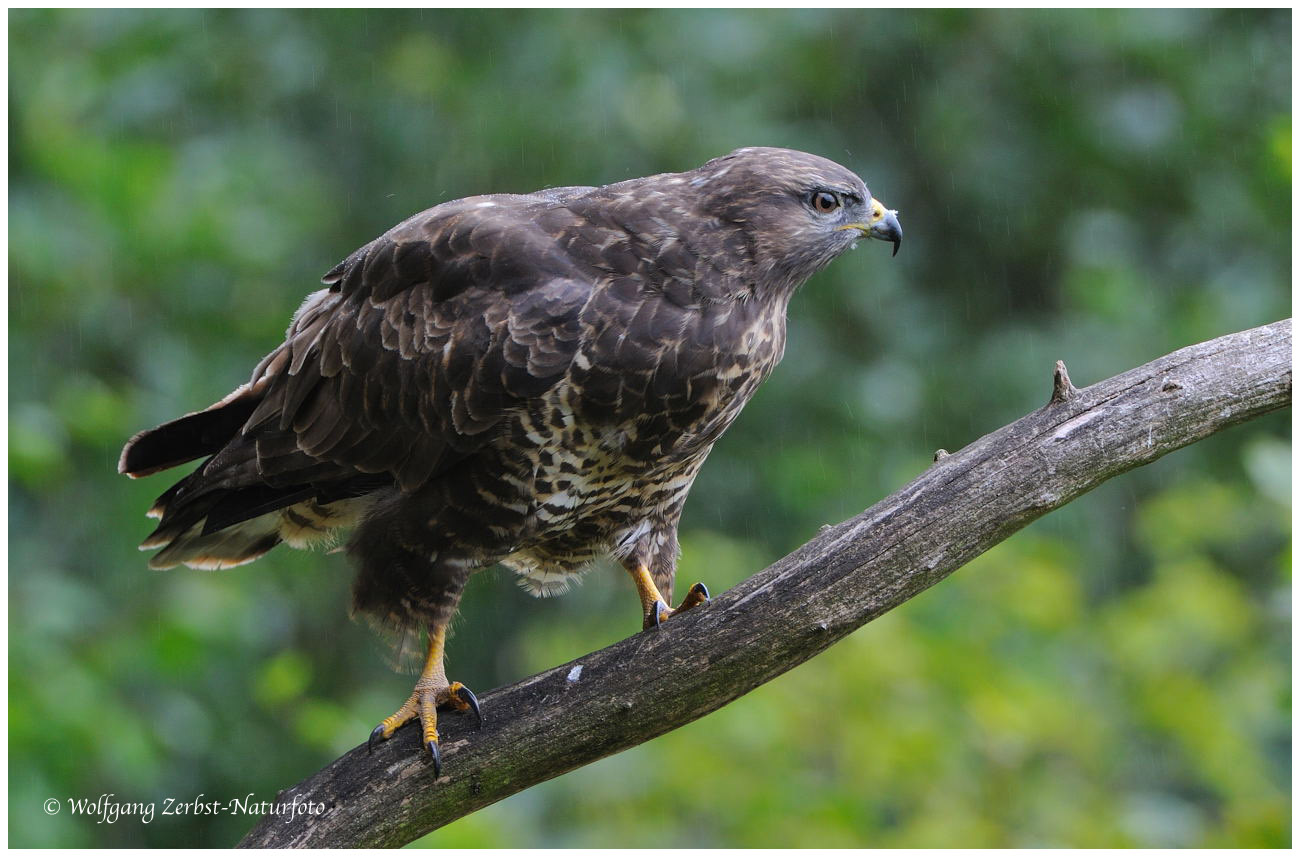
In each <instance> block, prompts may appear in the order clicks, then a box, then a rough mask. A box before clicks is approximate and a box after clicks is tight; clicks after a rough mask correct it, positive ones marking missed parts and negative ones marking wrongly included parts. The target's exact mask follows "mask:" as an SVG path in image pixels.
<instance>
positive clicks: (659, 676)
mask: <svg viewBox="0 0 1300 857" xmlns="http://www.w3.org/2000/svg"><path fill="white" fill-rule="evenodd" d="M1053 391H1054V392H1053V396H1052V401H1051V402H1050V403H1049V404H1048V405H1047V406H1045V407H1043V408H1041V409H1039V410H1037V411H1035V412H1033V413H1031V414H1029V415H1027V416H1025V417H1024V418H1022V419H1020V420H1017V421H1016V422H1014V423H1012V424H1011V425H1009V426H1006V427H1005V428H1002V429H1000V430H998V431H996V432H993V433H992V434H989V435H987V436H985V437H983V438H981V439H979V440H977V441H976V442H974V443H972V444H971V445H970V446H968V447H966V448H965V449H963V450H961V451H959V452H956V453H953V454H951V455H946V456H936V462H935V464H934V465H933V466H931V467H930V468H929V469H928V470H927V471H926V472H925V473H923V474H922V475H921V476H920V477H919V478H917V479H916V480H915V481H913V482H912V483H911V484H909V485H907V486H906V487H904V488H902V489H901V490H899V491H897V492H896V493H894V494H892V495H891V496H889V497H887V498H886V499H884V500H882V501H881V502H879V503H877V504H876V505H874V506H872V507H871V508H870V509H867V510H866V511H865V512H863V513H862V514H860V515H858V516H856V517H854V518H852V519H850V520H848V521H845V522H843V523H841V524H838V525H836V526H833V527H829V528H824V529H823V531H822V532H820V533H819V534H818V535H817V536H816V537H815V538H813V539H812V541H810V542H808V543H807V544H805V545H804V546H803V547H801V548H799V549H798V550H796V551H795V552H794V553H792V554H790V555H789V556H787V557H785V558H784V559H782V560H780V561H779V562H777V563H775V564H774V565H772V566H770V567H769V568H767V569H765V570H763V571H762V572H759V573H758V574H755V575H754V576H753V577H751V578H749V579H748V580H746V581H744V582H742V583H741V584H739V585H737V586H736V587H735V588H733V589H731V590H729V591H728V592H726V593H724V594H722V595H721V596H719V597H717V598H715V599H714V601H713V603H712V604H710V605H708V606H706V607H703V608H698V609H695V610H692V611H690V612H688V613H683V614H681V615H680V616H677V617H674V618H673V619H672V620H671V621H669V622H667V623H665V624H664V625H663V626H662V627H660V628H659V629H656V630H651V631H646V632H642V633H638V634H636V635H634V636H632V637H629V638H628V639H626V640H623V641H622V642H620V643H617V644H615V645H613V646H610V647H609V648H606V649H602V650H601V651H598V652H593V653H592V654H589V655H586V656H584V657H582V658H579V659H578V660H575V661H572V662H570V663H567V664H564V665H563V666H559V667H556V668H554V669H552V670H548V671H547V672H544V673H540V674H538V675H535V676H532V677H531V678H527V679H524V680H523V681H521V682H518V683H516V684H513V685H511V686H509V687H505V688H500V689H498V690H495V691H493V692H491V693H489V694H487V695H486V696H484V697H483V699H482V702H483V709H484V715H485V718H486V722H485V724H484V726H483V728H482V730H481V731H478V732H475V731H472V730H471V728H470V724H469V719H468V718H467V717H465V716H462V715H457V714H454V713H447V714H445V715H442V716H441V717H440V719H439V723H438V725H439V729H440V730H442V732H443V745H442V746H443V760H444V765H443V771H444V774H443V776H442V777H441V778H440V779H437V780H435V779H434V778H433V773H432V768H431V766H430V764H429V763H428V761H427V760H426V758H425V756H424V755H423V754H421V753H420V751H419V745H418V740H417V737H416V730H414V729H409V728H408V729H403V730H402V731H400V732H399V733H398V735H397V736H396V737H394V738H393V740H391V741H388V742H387V743H385V744H382V745H380V746H379V747H378V748H376V750H375V753H374V755H367V753H366V749H365V747H364V746H361V747H358V748H356V749H354V750H352V751H350V752H349V753H347V754H346V755H344V756H343V757H341V758H339V759H338V760H336V761H335V762H333V763H331V764H330V765H329V766H328V767H326V768H325V769H324V770H322V771H320V772H319V773H317V774H315V775H313V776H311V777H309V778H308V779H306V780H304V781H303V782H302V783H299V784H298V785H296V786H294V787H292V788H290V789H288V790H286V791H285V792H283V793H281V795H280V796H279V798H278V801H279V802H280V803H282V804H292V803H293V802H294V801H295V800H297V801H299V802H300V803H301V802H313V803H318V804H323V805H324V810H323V812H321V813H320V814H306V813H299V814H295V815H293V816H291V817H287V816H284V815H275V816H268V817H267V818H264V819H263V820H262V821H260V822H259V823H258V825H257V826H256V827H255V828H254V829H253V831H252V832H251V833H249V834H248V836H247V838H245V840H244V841H243V843H242V845H244V846H262V847H288V846H306V847H311V846H332V847H344V846H381V845H384V846H394V845H401V844H404V843H406V842H409V841H411V840H413V839H415V838H417V837H418V836H421V835H423V834H424V833H427V832H428V831H430V830H433V829H435V828H437V827H439V826H441V825H444V824H446V823H448V822H450V821H452V820H454V819H457V818H460V817H461V816H464V815H467V814H468V813H471V812H473V811H474V810H476V809H479V808H480V807H484V806H487V805H488V804H491V803H494V802H496V801H499V800H501V799H502V798H505V797H508V796H509V795H512V794H515V793H516V792H519V791H522V790H523V789H526V788H528V787H529V786H532V785H534V784H536V783H539V782H542V781H543V780H547V779H550V778H552V777H555V776H558V775H560V774H562V773H564V772H566V771H570V770H573V769H574V768H577V767H579V766H582V765H585V764H588V763H590V762H593V761H595V760H597V759H600V758H603V757H605V756H608V755H611V754H613V753H617V752H619V751H620V750H625V749H627V748H628V747H631V746H634V745H636V744H640V743H642V742H644V741H648V740H650V739H651V738H654V737H655V736H657V735H661V734H663V733H664V732H667V731H669V730H671V729H675V728H676V727H678V726H681V725H683V724H685V723H689V722H690V721H692V720H694V719H696V718H698V717H702V716H704V715H705V714H708V713H709V712H711V711H714V710H716V709H718V708H721V707H722V706H723V705H726V704H727V703H728V702H731V701H732V700H734V699H736V698H737V697H739V696H742V695H743V694H745V693H747V692H749V691H750V690H752V689H753V688H755V687H757V686H758V685H760V684H762V683H764V682H766V681H768V680H770V679H772V678H774V677H776V676H777V675H780V674H781V673H783V672H785V671H787V670H789V669H791V668H793V667H795V666H797V665H799V664H800V663H802V662H804V661H805V660H807V659H808V658H810V657H812V656H813V655H815V654H817V653H818V652H821V651H822V650H824V649H826V648H827V647H828V646H830V645H831V644H832V643H834V642H836V641H837V640H839V639H841V638H842V637H844V636H845V635H846V634H848V633H849V632H851V631H853V630H854V629H856V628H858V627H860V626H861V625H863V624H864V623H866V622H869V621H870V620H872V619H874V618H875V617H877V616H879V615H881V614H882V613H884V612H886V611H888V610H890V609H892V608H894V607H897V606H898V605H899V604H902V603H903V602H904V601H906V600H907V599H909V598H911V597H912V596H914V595H916V594H917V593H919V592H921V591H922V590H924V589H926V588H927V587H929V586H932V585H933V584H935V583H937V582H938V581H940V580H942V579H943V578H944V577H946V576H947V575H949V574H951V573H952V572H953V571H955V570H956V569H957V568H959V567H961V566H962V565H963V564H965V563H966V562H968V561H970V560H971V559H972V558H974V557H975V556H977V555H978V554H980V553H982V552H983V551H985V550H988V549H989V548H990V547H992V546H993V545H994V544H996V543H998V542H999V541H1001V540H1003V539H1005V538H1007V537H1008V536H1010V535H1011V534H1012V533H1014V532H1016V531H1017V530H1019V529H1020V528H1021V527H1023V526H1025V525H1026V524H1028V523H1029V522H1030V521H1033V520H1034V519H1035V518H1038V517H1039V516H1041V515H1043V514H1044V513H1046V512H1048V511H1051V510H1052V509H1056V508H1058V507H1060V506H1062V505H1064V504H1065V503H1068V502H1069V501H1070V500H1072V499H1074V498H1075V497H1078V496H1079V495H1080V494H1082V493H1084V492H1086V491H1088V490H1090V489H1092V488H1094V487H1096V486H1097V485H1099V484H1100V483H1102V482H1103V481H1105V480H1107V479H1109V478H1110V477H1112V476H1115V475H1117V474H1119V473H1123V472H1124V471H1126V470H1130V469H1132V468H1134V467H1138V466H1140V465H1142V464H1146V463H1148V462H1151V461H1154V460H1155V459H1157V458H1159V457H1160V456H1162V455H1164V454H1165V453H1167V452H1170V451H1172V450H1175V449H1178V448H1179V447H1182V446H1186V445H1187V444H1190V443H1194V442H1196V441H1198V440H1201V439H1202V438H1204V437H1207V436H1208V435H1210V434H1213V433H1214V432H1217V431H1219V430H1221V429H1224V428H1226V427H1228V426H1231V425H1234V424H1236V423H1240V422H1244V421H1246V420H1249V419H1251V418H1253V417H1256V416H1259V415H1260V414H1263V413H1266V412H1268V411H1273V410H1276V409H1278V408H1282V407H1286V406H1288V405H1290V403H1291V321H1290V320H1285V321H1280V322H1277V323H1275V324H1271V325H1267V326H1265V327H1259V328H1255V329H1254V330H1248V331H1244V332H1242V333H1237V334H1233V335H1231V336H1225V337H1222V338H1220V339H1215V340H1213V341H1210V342H1205V343H1202V344H1200V345H1194V346H1192V347H1190V348H1184V349H1182V350H1180V351H1176V352H1174V353H1173V354H1170V355H1168V356H1166V357H1162V358H1160V359H1159V360H1156V361H1154V362H1152V363H1148V364H1147V365H1145V366H1142V367H1139V368H1137V369H1134V370H1132V371H1130V372H1125V373H1124V374H1122V375H1117V376H1116V377H1114V378H1111V379H1109V380H1106V381H1103V382H1101V383H1099V384H1095V385H1093V386H1091V387H1087V388H1084V389H1077V388H1075V387H1074V386H1073V385H1072V384H1070V382H1069V377H1068V375H1066V373H1065V367H1064V365H1063V364H1061V363H1058V364H1057V368H1056V373H1055V379H1054V384H1053ZM444 727H445V728H444Z"/></svg>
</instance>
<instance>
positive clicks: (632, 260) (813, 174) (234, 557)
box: [119, 148, 902, 773]
mask: <svg viewBox="0 0 1300 857" xmlns="http://www.w3.org/2000/svg"><path fill="white" fill-rule="evenodd" d="M863 237H871V238H880V239H883V240H886V241H891V242H893V244H894V252H895V253H896V252H897V251H898V244H899V242H900V240H901V238H902V232H901V229H900V228H899V224H898V219H897V217H896V212H894V211H891V210H889V209H886V208H885V207H884V206H883V205H882V204H881V203H880V202H879V201H878V200H875V199H873V198H872V196H871V193H870V192H869V191H868V190H867V187H866V185H865V184H863V182H862V179H860V178H858V177H857V176H856V175H854V174H853V173H852V172H850V171H849V170H847V169H845V168H844V167H842V166H840V165H838V164H836V163H833V162H831V161H828V160H826V159H824V158H820V157H817V156H815V155H810V154H806V153H803V152H796V151H791V150H787V149H772V148H746V149H739V150H737V151H735V152H732V153H731V154H729V155H726V156H724V157H720V158H716V159H714V160H711V161H709V162H708V163H706V164H704V165H703V166H701V167H698V168H696V169H694V170H690V171H688V172H683V173H666V174H661V175H655V176H648V177H646V178H638V179H632V180H630V181H624V182H619V183H617V184H611V185H606V186H604V187H562V188H551V189H549V190H542V191H538V192H536V193H531V194H524V195H515V194H493V195H488V196H476V197H470V198H468V199H460V200H455V201H453V202H446V203H443V204H442V205H438V206H435V207H434V208H431V209H429V210H427V211H424V212H421V213H420V214H417V215H415V216H414V217H411V218H410V219H408V220H406V221H403V222H402V223H399V224H398V225H397V226H394V227H393V228H392V229H390V230H389V231H388V232H386V233H384V234H383V235H381V236H379V237H378V238H376V239H375V240H374V241H371V242H370V243H369V244H367V245H365V246H364V247H362V248H361V249H359V250H357V251H356V252H355V253H353V254H352V255H350V256H348V257H347V258H346V259H344V260H343V261H342V262H341V263H339V264H338V265H337V266H335V267H334V269H333V270H331V271H330V272H329V273H328V274H326V275H325V277H324V278H323V280H322V282H323V283H324V284H325V285H326V288H324V289H321V290H320V291H317V292H315V293H313V294H311V295H309V296H308V297H307V299H306V301H305V302H304V303H303V305H302V307H301V308H299V310H298V311H297V313H296V314H295V315H294V317H293V321H292V322H291V323H290V325H289V330H288V333H287V335H286V337H285V341H284V343H283V344H282V345H280V346H279V347H278V348H276V349H275V350H274V351H272V352H271V353H270V354H269V355H267V356H266V358H264V359H263V360H262V361H261V363H259V364H258V366H257V368H256V369H254V370H253V375H252V378H251V379H250V380H249V382H248V383H247V384H244V385H243V386H241V387H239V388H237V389H236V390H235V391H234V392H232V393H231V394H230V395H228V396H226V397H225V398H224V399H222V400H221V401H220V402H217V403H216V404H214V405H212V406H211V407H209V408H207V409H206V410H202V411H198V412H195V413H191V414H189V415H187V416H184V417H181V418H180V419H177V420H174V421H172V422H169V423H166V424H164V425H162V426H159V427H158V428H155V429H151V430H149V431H145V432H141V433H140V434H138V435H136V436H135V437H133V438H132V439H131V440H130V441H129V442H128V443H127V445H126V448H125V449H124V450H123V451H122V458H121V461H120V463H119V470H120V471H121V472H122V473H125V474H127V475H129V476H132V477H141V476H148V475H149V474H152V473H156V472H158V471H160V470H165V469H167V468H170V467H174V466H176V465H179V464H182V463H185V462H187V461H191V460H194V459H199V458H206V460H205V461H204V462H203V463H202V464H201V465H200V466H199V467H198V469H197V470H195V471H194V472H193V473H191V474H189V475H188V476H186V477H185V478H184V479H181V480H180V481H179V482H177V483H176V484H175V485H173V486H172V487H171V488H169V489H167V491H165V492H164V493H163V495H162V496H161V497H159V498H158V500H157V501H156V502H155V503H154V505H153V507H152V508H151V509H150V510H149V515H150V516H151V517H154V518H158V519H160V520H159V522H158V527H157V529H155V530H154V532H153V533H152V534H151V535H149V537H148V538H146V539H145V541H144V543H143V544H142V545H141V548H142V549H152V548H159V549H160V550H159V551H158V553H157V554H155V555H154V556H153V557H152V559H151V561H150V563H149V564H150V566H151V567H153V568H171V567H173V566H176V565H179V564H184V565H187V566H190V567H192V568H227V567H230V566H235V565H240V564H242V563H246V562H251V561H252V560H254V559H256V558H258V557H259V556H261V555H262V554H264V553H266V552H267V551H269V550H271V549H272V548H273V547H275V546H276V545H278V544H280V543H281V542H284V543H287V544H288V545H290V546H291V547H296V548H301V547H308V546H312V545H318V544H329V543H330V542H331V540H332V539H334V538H336V536H337V533H338V531H339V530H341V529H342V528H354V532H353V534H352V536H351V538H350V540H349V541H348V543H347V552H348V553H349V554H350V555H351V557H352V559H353V561H354V562H355V565H356V566H357V576H356V580H355V583H354V585H353V592H352V599H353V607H354V610H355V611H358V612H361V613H364V614H367V615H369V616H371V617H373V618H374V619H377V620H378V621H379V622H380V623H382V624H383V625H385V626H389V627H392V628H394V629H399V630H403V631H416V632H417V633H419V632H423V633H427V635H428V654H427V657H426V659H425V663H424V669H423V671H422V672H421V674H420V677H419V680H418V681H417V682H416V685H415V689H414V692H413V693H412V694H411V696H410V698H409V699H408V700H407V701H406V702H405V703H404V704H403V705H402V706H401V708H400V709H398V711H397V712H396V713H395V714H393V715H392V716H391V717H388V718H386V719H385V720H384V721H383V722H382V723H380V724H379V725H378V726H377V727H376V728H375V730H374V732H373V733H372V735H371V743H372V744H373V742H374V741H376V740H380V739H387V738H388V737H390V736H391V735H392V734H393V732H394V730H396V729H397V728H398V727H399V726H401V725H402V724H404V723H406V722H407V721H410V720H415V719H418V720H419V721H420V723H421V725H422V727H423V742H424V746H425V747H426V748H427V749H428V752H429V753H430V754H431V756H432V759H433V763H434V767H435V771H438V772H439V773H440V767H441V757H440V753H439V749H438V732H437V714H436V709H437V708H438V707H440V706H447V705H450V706H452V707H455V708H459V709H461V710H472V711H473V712H474V714H475V715H476V716H479V717H480V722H481V715H479V705H478V700H477V699H476V698H475V697H474V694H473V693H472V692H470V691H469V689H468V688H466V687H465V686H464V685H462V684H460V683H459V682H452V681H448V679H447V675H446V672H445V671H444V668H443V644H444V640H445V636H446V631H447V626H448V624H449V623H450V621H451V619H452V616H453V615H454V614H455V612H456V607H457V604H458V602H459V600H460V596H461V591H462V590H463V588H464V586H465V582H466V580H467V579H468V578H469V576H470V575H471V574H472V573H474V572H475V571H476V570H478V569H482V568H486V567H488V566H491V565H494V564H496V563H501V564H502V565H505V566H506V567H507V568H509V569H511V570H513V571H514V572H515V573H517V574H518V575H519V576H520V577H521V579H522V582H523V583H524V584H525V585H526V586H527V587H528V588H529V589H531V590H532V591H533V592H534V593H535V594H537V595H547V594H550V593H554V592H559V591H562V590H563V589H565V588H566V586H567V585H568V583H569V582H570V581H571V580H573V578H574V576H575V575H577V574H580V573H582V572H583V571H584V570H585V569H586V568H587V567H588V566H589V565H590V564H591V563H592V561H593V560H595V559H597V558H599V557H601V556H602V555H606V554H612V555H613V556H614V557H615V558H616V559H617V560H618V561H619V563H620V564H621V565H622V566H623V567H624V568H625V569H626V570H627V571H628V573H629V574H630V575H631V576H632V579H633V581H634V582H635V584H636V588H637V592H638V594H639V596H640V599H641V615H642V617H643V626H644V627H646V628H650V627H653V626H655V625H658V624H659V623H660V622H662V621H664V620H665V619H667V618H668V617H670V616H672V615H673V614H674V613H675V612H679V611H681V610H686V609H689V608H691V607H695V606H697V605H699V604H702V603H704V602H706V601H707V600H708V591H707V589H705V587H704V586H703V585H702V584H698V583H697V584H696V585H695V586H693V587H692V588H691V590H690V591H689V592H688V593H687V595H686V596H685V598H684V600H683V601H682V602H681V604H680V605H679V606H678V607H677V609H676V610H673V609H671V608H670V607H669V606H668V605H669V604H670V603H671V599H672V593H673V574H674V571H675V568H676V564H677V556H678V545H677V523H678V519H679V517H680V515H681V511H682V505H683V503H684V502H685V500H686V495H687V492H688V491H689V490H690V487H691V483H692V482H694V480H695V476H696V474H697V473H698V472H699V470H700V466H701V465H702V464H703V463H704V459H705V458H706V457H707V456H708V454H709V450H710V449H712V448H713V444H714V442H715V441H717V439H718V437H719V436H720V435H721V434H722V432H723V431H724V430H726V428H727V426H728V425H730V424H731V422H732V420H734V419H735V418H736V415H737V414H739V413H740V409H741V408H742V407H743V406H744V404H745V402H746V401H748V399H749V397H750V396H751V395H753V393H754V390H755V388H757V387H758V385H759V383H760V382H761V381H762V380H763V379H764V378H765V377H766V376H767V375H768V373H770V372H771V371H772V368H773V367H774V366H775V365H776V364H777V362H778V361H779V360H780V359H781V354H782V352H783V350H784V347H785V314H786V306H787V304H788V303H789V300H790V297H791V295H792V294H793V293H794V291H795V290H796V289H797V288H798V287H799V286H800V285H801V284H802V283H803V282H804V281H805V280H807V279H808V278H809V277H810V276H812V274H813V273H815V272H816V271H818V270H819V269H820V268H822V267H823V266H824V265H826V264H827V263H828V262H830V261H831V260H832V259H834V258H835V257H836V256H838V255H839V254H841V253H843V252H844V251H845V250H848V249H849V248H851V247H853V246H855V244H856V243H857V242H858V240H859V239H861V238H863Z"/></svg>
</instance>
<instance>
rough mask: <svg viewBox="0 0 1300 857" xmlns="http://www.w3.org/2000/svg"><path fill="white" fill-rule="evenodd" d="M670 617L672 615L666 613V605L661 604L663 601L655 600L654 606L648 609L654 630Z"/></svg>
mask: <svg viewBox="0 0 1300 857" xmlns="http://www.w3.org/2000/svg"><path fill="white" fill-rule="evenodd" d="M671 615H672V614H671V613H670V612H669V611H668V605H667V604H665V603H663V601H658V600H656V601H655V605H654V606H653V607H651V608H650V621H651V622H653V623H654V627H656V628H658V627H659V626H660V624H662V623H663V621H664V619H665V618H667V617H668V616H671Z"/></svg>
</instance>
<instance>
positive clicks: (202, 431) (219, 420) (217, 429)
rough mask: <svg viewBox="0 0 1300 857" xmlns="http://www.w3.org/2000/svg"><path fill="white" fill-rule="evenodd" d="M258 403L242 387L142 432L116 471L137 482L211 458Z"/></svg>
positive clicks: (130, 443) (125, 450)
mask: <svg viewBox="0 0 1300 857" xmlns="http://www.w3.org/2000/svg"><path fill="white" fill-rule="evenodd" d="M261 401H262V397H261V396H260V395H258V394H256V393H253V391H252V390H251V389H249V387H248V385H247V384H245V385H244V386H242V387H240V388H238V389H237V390H235V391H234V392H233V393H231V394H230V395H229V396H226V397H225V398H224V399H222V400H221V401H220V402H217V403H216V404H215V405H213V406H212V407H210V408H208V409H206V410H202V411H198V412H196V413H193V414H186V415H185V416H183V417H181V418H180V419H178V420H172V421H171V422H169V423H163V424H162V425H160V426H158V428H155V429H149V430H148V431H142V432H140V433H139V434H137V435H136V436H135V437H133V438H131V439H130V440H129V441H127V442H126V446H125V447H124V448H123V449H122V457H121V458H120V459H118V462H117V472H118V473H125V474H126V475H127V476H130V477H131V478H132V479H139V478H140V477H141V476H149V475H151V474H154V473H157V472H158V471H160V470H166V469H167V468H169V467H175V466H176V465H178V464H184V463H185V462H187V461H193V460H194V459H196V458H202V457H203V456H205V455H212V454H214V453H216V452H217V451H218V450H220V449H221V448H222V447H224V446H225V445H226V444H228V443H230V440H231V438H233V437H234V436H235V435H236V434H237V433H238V432H239V430H240V429H241V428H243V426H244V423H246V422H248V418H249V417H250V416H252V414H253V411H254V409H256V408H257V405H258V403H259V402H261ZM163 496H166V495H163Z"/></svg>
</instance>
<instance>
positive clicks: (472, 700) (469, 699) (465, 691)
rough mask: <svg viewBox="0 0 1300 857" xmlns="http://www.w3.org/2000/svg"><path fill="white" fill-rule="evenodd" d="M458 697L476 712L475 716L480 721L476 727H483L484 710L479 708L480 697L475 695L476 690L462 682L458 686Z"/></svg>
mask: <svg viewBox="0 0 1300 857" xmlns="http://www.w3.org/2000/svg"><path fill="white" fill-rule="evenodd" d="M456 699H458V700H460V701H461V702H462V703H464V704H465V705H466V706H468V708H469V710H470V711H472V712H474V718H475V719H476V720H477V721H478V722H477V723H476V725H475V726H474V728H475V729H482V728H483V712H482V710H481V709H480V708H479V705H478V697H477V696H475V695H474V691H472V690H470V689H469V688H468V687H466V686H465V685H463V684H462V685H460V686H459V687H457V688H456Z"/></svg>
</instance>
